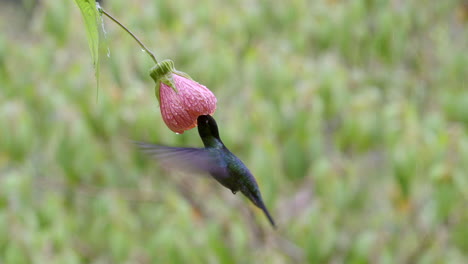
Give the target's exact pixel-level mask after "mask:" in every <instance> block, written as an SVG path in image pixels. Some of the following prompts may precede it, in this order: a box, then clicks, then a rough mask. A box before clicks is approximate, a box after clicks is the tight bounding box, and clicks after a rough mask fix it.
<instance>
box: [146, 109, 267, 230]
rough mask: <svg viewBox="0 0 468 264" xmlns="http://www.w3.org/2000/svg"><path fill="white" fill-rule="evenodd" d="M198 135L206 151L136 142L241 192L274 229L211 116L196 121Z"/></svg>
mask: <svg viewBox="0 0 468 264" xmlns="http://www.w3.org/2000/svg"><path fill="white" fill-rule="evenodd" d="M197 122H198V133H199V134H200V137H201V139H202V141H203V144H204V145H205V148H178V147H166V146H159V145H153V144H147V143H138V144H139V145H140V147H142V148H143V149H144V150H146V152H148V153H149V154H151V155H152V156H154V157H155V158H156V159H157V160H159V161H160V162H161V163H162V165H168V166H170V167H175V168H179V169H185V170H187V171H190V172H205V173H206V172H207V173H209V174H210V175H211V176H212V177H213V178H214V179H215V180H216V181H218V182H219V183H221V185H223V186H224V187H226V188H228V189H230V190H231V192H232V193H233V194H236V193H237V192H238V191H240V192H242V193H243V194H244V195H245V196H247V198H249V200H250V201H251V202H252V203H254V204H255V205H256V206H257V207H259V208H260V209H262V211H263V212H264V213H265V215H266V216H267V218H268V220H269V221H270V223H271V224H272V226H273V227H275V222H274V220H273V218H272V217H271V215H270V213H269V212H268V210H267V209H266V206H265V204H264V203H263V199H262V195H261V193H260V189H259V187H258V184H257V181H256V180H255V178H254V176H253V175H252V173H251V172H250V171H249V169H248V168H247V167H246V166H245V164H244V163H243V162H242V161H241V160H240V159H239V158H238V157H236V156H235V155H234V154H233V153H232V152H231V151H229V149H228V148H227V147H226V146H225V145H224V143H223V142H222V141H221V139H220V137H219V132H218V126H217V124H216V121H215V120H214V118H213V117H211V116H210V115H201V116H199V117H198V119H197Z"/></svg>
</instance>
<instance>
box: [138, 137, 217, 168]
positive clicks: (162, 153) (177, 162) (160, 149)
mask: <svg viewBox="0 0 468 264" xmlns="http://www.w3.org/2000/svg"><path fill="white" fill-rule="evenodd" d="M135 143H136V144H137V145H138V146H139V147H140V148H141V149H142V150H143V151H144V152H145V153H147V154H149V155H150V156H152V157H153V158H155V159H156V160H157V161H158V162H159V163H160V164H161V166H163V167H164V168H167V169H175V170H182V171H185V172H190V173H193V172H195V173H217V174H219V173H224V172H225V171H226V166H225V165H224V164H223V161H222V159H221V158H220V157H219V155H217V154H216V153H214V152H211V151H209V150H207V149H204V148H179V147H167V146H160V145H154V144H150V143H144V142H135Z"/></svg>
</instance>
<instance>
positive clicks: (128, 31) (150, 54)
mask: <svg viewBox="0 0 468 264" xmlns="http://www.w3.org/2000/svg"><path fill="white" fill-rule="evenodd" d="M97 9H98V10H99V12H100V13H102V14H104V15H106V16H107V17H108V18H109V19H110V20H112V21H114V22H115V23H116V24H117V25H119V26H120V27H121V28H122V29H123V30H125V31H126V32H127V33H128V34H130V36H132V38H133V39H134V40H136V42H138V44H139V45H140V47H141V48H142V49H143V50H144V51H145V52H146V53H148V55H149V56H150V57H151V59H153V61H154V62H155V63H156V64H157V63H158V60H156V57H155V56H154V54H153V52H151V51H150V50H149V49H148V48H147V47H146V46H145V44H143V43H142V42H141V41H140V40H139V39H138V38H137V37H136V36H135V34H133V33H132V32H131V31H130V30H129V29H128V28H126V27H125V26H124V25H122V23H120V22H119V21H118V20H117V19H115V18H114V17H113V16H111V15H110V14H109V13H107V12H106V11H105V10H104V9H103V8H102V7H101V6H99V4H97Z"/></svg>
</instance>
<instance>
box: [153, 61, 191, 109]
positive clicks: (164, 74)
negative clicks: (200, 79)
mask: <svg viewBox="0 0 468 264" xmlns="http://www.w3.org/2000/svg"><path fill="white" fill-rule="evenodd" d="M173 73H174V74H177V75H180V76H182V77H185V78H187V79H190V80H191V79H192V78H190V76H188V74H186V73H184V72H180V71H177V70H176V69H175V67H174V62H173V61H171V60H163V61H161V62H160V63H158V64H156V65H155V66H154V67H153V68H151V70H150V76H151V78H153V80H154V81H155V82H156V87H155V90H154V92H155V95H156V98H157V99H158V102H161V100H160V96H159V89H160V88H161V83H164V84H166V85H168V86H170V87H171V88H172V89H173V90H174V91H175V92H176V93H177V92H178V91H177V88H176V86H175V83H174V78H172V74H173Z"/></svg>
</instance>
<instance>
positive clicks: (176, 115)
mask: <svg viewBox="0 0 468 264" xmlns="http://www.w3.org/2000/svg"><path fill="white" fill-rule="evenodd" d="M150 75H151V77H152V78H153V79H154V81H155V82H156V88H155V93H156V98H158V101H159V107H160V109H161V115H162V118H163V120H164V123H166V125H167V127H168V128H169V129H170V130H172V131H174V132H176V133H180V134H181V133H184V131H185V130H189V129H192V128H194V127H196V126H197V118H198V116H200V115H212V114H213V113H214V112H215V110H216V101H217V100H216V97H215V96H214V94H213V93H212V92H211V91H210V90H209V89H208V88H206V87H205V86H204V85H201V84H199V83H197V82H196V81H194V80H192V78H190V76H188V75H187V74H186V73H184V72H180V71H177V70H176V69H175V68H174V63H173V62H172V61H171V60H164V61H162V62H160V63H158V64H157V65H156V66H154V67H153V68H152V69H151V70H150Z"/></svg>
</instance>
